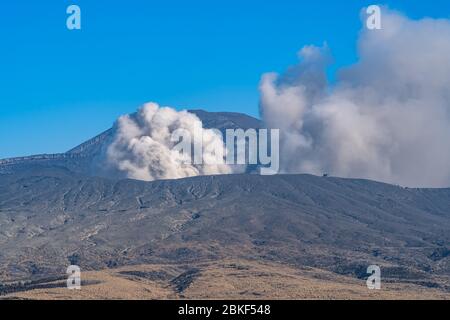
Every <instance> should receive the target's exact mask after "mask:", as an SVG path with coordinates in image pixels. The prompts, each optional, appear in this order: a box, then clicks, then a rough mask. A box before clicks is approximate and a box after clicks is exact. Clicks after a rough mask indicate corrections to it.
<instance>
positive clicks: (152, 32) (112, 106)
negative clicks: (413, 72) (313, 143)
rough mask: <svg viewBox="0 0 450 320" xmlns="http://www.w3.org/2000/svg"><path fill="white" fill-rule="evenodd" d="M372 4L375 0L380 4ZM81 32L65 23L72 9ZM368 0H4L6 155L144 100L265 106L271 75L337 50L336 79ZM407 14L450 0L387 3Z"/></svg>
mask: <svg viewBox="0 0 450 320" xmlns="http://www.w3.org/2000/svg"><path fill="white" fill-rule="evenodd" d="M375 3H376V2H375ZM70 4H77V5H79V6H80V7H81V10H82V30H80V31H69V30H68V29H67V28H66V18H67V14H66V8H67V6H68V5H70ZM369 4H374V2H373V1H363V0H361V1H358V0H356V1H337V0H334V1H331V0H330V1H320V0H316V1H300V0H296V1H293V0H278V1H274V0H259V1H253V0H240V1H236V0H226V1H225V0H223V1H222V0H207V1H197V0H191V1H186V0H180V1H170V0H164V1H152V0H146V1H144V0H142V1H138V0H129V1H102V0H96V1H94V0H72V1H64V0H47V1H32V0H30V1H24V0H15V1H2V3H1V4H0V39H1V44H0V52H1V53H0V88H1V89H0V158H5V157H12V156H21V155H30V154H38V153H54V152H64V151H66V150H68V149H70V148H71V147H73V146H75V145H77V144H79V143H81V142H83V141H84V140H86V139H88V138H90V137H92V136H94V135H96V134H98V133H100V132H101V131H103V130H105V129H107V128H109V127H110V126H111V125H112V123H113V121H114V120H115V119H116V118H117V116H119V115H121V114H125V113H130V112H133V111H135V110H136V108H137V107H138V106H139V105H141V104H142V103H144V102H147V101H155V102H158V103H160V104H162V105H169V106H173V107H176V108H178V109H184V108H202V109H206V110H209V111H237V112H244V113H247V114H250V115H254V116H257V115H258V90H257V88H258V83H259V81H260V77H261V75H262V74H263V73H265V72H270V71H277V72H281V71H283V70H284V69H285V68H286V67H287V66H289V65H292V64H295V63H296V62H297V56H296V53H297V52H298V50H299V49H300V48H301V47H303V46H304V45H308V44H315V45H321V44H323V43H324V42H325V41H326V42H327V43H328V46H329V47H330V49H331V51H332V54H333V57H334V60H335V63H334V65H333V66H332V67H331V68H330V77H331V78H332V77H333V74H334V71H335V70H336V69H337V68H339V67H340V66H343V65H348V64H350V63H352V62H354V61H355V60H356V39H357V36H358V31H359V29H360V28H361V21H360V18H359V16H360V10H361V9H362V8H363V7H365V6H367V5H369ZM380 4H386V5H388V6H389V7H390V8H393V9H396V10H399V11H401V12H404V13H405V14H407V15H408V16H410V17H412V18H421V17H424V16H428V17H441V18H449V17H450V2H449V1H448V0H433V1H424V0H420V1H419V0H396V1H394V0H393V1H384V2H381V3H380Z"/></svg>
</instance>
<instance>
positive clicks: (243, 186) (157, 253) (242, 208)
mask: <svg viewBox="0 0 450 320" xmlns="http://www.w3.org/2000/svg"><path fill="white" fill-rule="evenodd" d="M449 208H450V189H404V188H400V187H397V186H392V185H387V184H383V183H377V182H372V181H367V180H350V179H338V178H322V177H315V176H310V175H286V176H284V175H278V176H258V175H226V176H204V177H194V178H189V179H182V180H170V181H154V182H142V181H134V180H120V181H119V180H108V179H103V178H95V177H91V178H86V177H83V176H82V175H79V174H75V173H73V172H71V171H69V170H67V169H66V168H58V167H53V168H45V167H33V168H29V169H28V170H24V171H22V172H21V173H16V174H6V175H5V174H4V175H0V265H1V273H2V277H3V278H4V279H13V278H20V277H41V276H47V275H49V274H58V273H61V272H64V268H65V267H67V265H69V263H75V264H80V265H81V266H82V267H83V268H85V269H102V268H105V267H114V266H119V265H127V264H136V263H168V262H171V263H175V262H176V263H189V262H193V261H196V262H198V261H210V260H216V259H223V258H245V259H250V260H251V259H256V260H261V261H276V262H279V263H284V264H288V265H292V266H311V267H318V268H322V269H327V270H330V271H332V272H336V273H339V274H347V275H353V276H356V277H364V276H365V271H366V270H365V269H366V268H367V266H368V265H370V264H379V265H382V266H383V272H384V277H386V278H391V279H394V280H395V279H397V280H398V279H403V280H404V279H408V280H411V281H414V282H415V283H419V284H422V285H425V286H433V287H439V288H443V289H445V290H447V289H448V288H449V287H448V285H449V284H448V277H449V276H450V248H449V243H450V232H449V230H450V213H449Z"/></svg>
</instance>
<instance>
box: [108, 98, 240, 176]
mask: <svg viewBox="0 0 450 320" xmlns="http://www.w3.org/2000/svg"><path fill="white" fill-rule="evenodd" d="M114 129H115V133H114V137H113V141H112V142H111V144H110V145H109V147H108V149H107V150H106V159H107V163H108V164H109V165H110V166H111V167H113V168H115V169H117V170H119V171H120V172H122V173H124V174H125V176H127V177H128V178H132V179H138V180H146V181H151V180H157V179H178V178H185V177H192V176H197V175H212V174H228V173H232V172H233V169H232V167H231V166H228V165H225V164H221V161H219V160H223V159H217V157H218V156H221V157H223V155H220V153H216V152H215V151H216V150H224V143H223V140H222V137H221V135H220V134H218V133H217V132H215V131H213V130H210V129H204V128H203V127H202V122H201V121H200V119H199V118H198V117H197V116H196V115H194V114H192V113H189V112H187V111H180V112H177V111H176V110H174V109H171V108H167V107H163V108H162V107H161V108H160V107H159V106H158V105H157V104H156V103H148V104H145V105H144V106H143V107H142V108H141V109H140V110H139V111H138V112H137V113H136V114H133V115H125V116H122V117H120V118H119V120H118V121H117V123H116V125H115V128H114ZM176 132H179V133H181V134H184V135H185V138H186V137H201V139H202V140H198V139H197V140H196V139H191V140H190V141H191V143H192V150H201V152H202V154H201V156H203V159H204V160H205V162H204V163H201V164H195V163H196V162H195V161H193V159H192V158H191V155H192V154H191V153H189V152H182V151H183V150H177V148H176V147H175V146H176V145H177V144H179V141H176V140H174V139H173V137H174V136H176V135H174V133H176ZM195 144H199V145H197V146H196V145H195ZM184 151H186V150H184ZM206 160H210V161H206ZM222 162H223V161H222ZM215 163H216V164H215Z"/></svg>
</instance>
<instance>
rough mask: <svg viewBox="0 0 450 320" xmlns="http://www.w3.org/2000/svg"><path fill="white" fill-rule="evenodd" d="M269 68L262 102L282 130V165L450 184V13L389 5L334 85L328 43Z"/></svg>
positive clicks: (292, 170)
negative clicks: (411, 13) (436, 16)
mask: <svg viewBox="0 0 450 320" xmlns="http://www.w3.org/2000/svg"><path fill="white" fill-rule="evenodd" d="M299 55H300V59H301V62H300V64H299V65H298V66H295V67H292V68H290V69H289V70H288V71H287V72H286V73H285V74H284V75H281V76H278V75H276V74H266V75H264V76H263V79H262V81H261V85H260V91H261V101H260V108H261V114H262V117H263V119H264V120H265V122H266V124H267V126H269V127H271V128H280V129H281V146H280V147H281V151H280V162H281V170H282V171H283V172H285V173H298V172H305V173H314V174H322V173H330V174H332V175H336V176H343V177H359V178H369V179H375V180H380V181H385V182H390V183H397V184H401V185H405V186H428V187H441V186H449V185H450V21H449V20H433V19H423V20H410V19H408V18H407V17H404V16H402V15H400V14H398V13H395V12H392V11H389V10H383V12H382V29H381V30H368V29H365V30H363V31H361V34H360V39H359V61H358V62H357V63H356V64H354V65H352V66H350V67H348V68H345V69H344V70H341V71H340V72H339V74H338V77H337V80H336V83H335V84H334V85H329V84H327V80H326V73H325V69H326V67H327V65H328V64H329V62H330V61H331V54H330V52H329V49H328V47H327V46H326V45H324V46H323V47H321V48H318V47H313V46H309V47H305V48H303V49H302V50H301V51H300V53H299Z"/></svg>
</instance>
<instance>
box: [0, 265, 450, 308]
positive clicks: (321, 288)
mask: <svg viewBox="0 0 450 320" xmlns="http://www.w3.org/2000/svg"><path fill="white" fill-rule="evenodd" d="M82 282H84V283H83V284H82V288H81V290H68V289H67V288H66V285H65V281H64V280H58V281H55V282H53V283H47V285H49V287H51V286H55V287H54V288H40V289H32V290H28V291H22V292H15V293H10V294H8V295H5V296H3V297H2V298H3V299H50V300H53V299H57V300H60V299H450V293H448V292H444V291H440V290H437V289H433V288H427V287H423V286H419V285H415V284H408V283H383V282H382V288H381V290H369V289H367V287H366V284H365V281H364V280H361V279H355V278H351V277H346V276H339V275H336V274H334V273H331V272H327V271H323V270H319V269H314V268H302V269H297V268H292V267H288V266H285V265H278V264H276V263H260V262H255V261H247V260H229V261H216V262H211V263H199V264H194V265H183V266H180V265H137V266H127V267H121V268H116V269H107V270H102V271H89V272H82ZM45 285H46V284H44V285H43V287H45Z"/></svg>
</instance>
